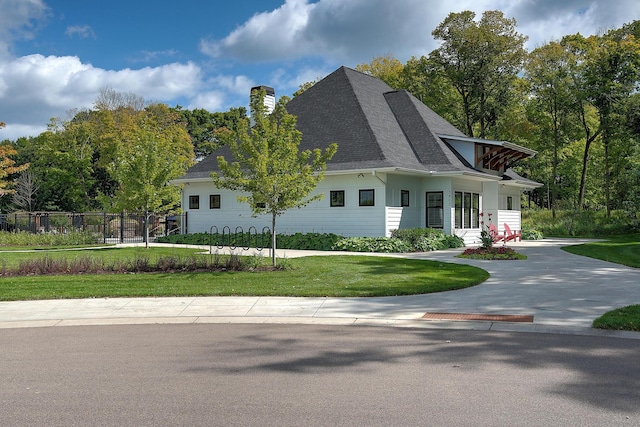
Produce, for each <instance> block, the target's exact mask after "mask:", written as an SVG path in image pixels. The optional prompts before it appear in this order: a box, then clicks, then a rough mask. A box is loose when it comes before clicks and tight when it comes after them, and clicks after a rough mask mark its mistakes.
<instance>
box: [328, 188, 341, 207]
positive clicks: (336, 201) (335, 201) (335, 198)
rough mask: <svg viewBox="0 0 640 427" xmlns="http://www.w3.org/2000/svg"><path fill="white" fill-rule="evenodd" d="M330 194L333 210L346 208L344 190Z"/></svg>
mask: <svg viewBox="0 0 640 427" xmlns="http://www.w3.org/2000/svg"><path fill="white" fill-rule="evenodd" d="M329 194H330V196H329V203H330V206H331V207H332V208H337V207H342V206H344V190H335V191H331V193H329Z"/></svg>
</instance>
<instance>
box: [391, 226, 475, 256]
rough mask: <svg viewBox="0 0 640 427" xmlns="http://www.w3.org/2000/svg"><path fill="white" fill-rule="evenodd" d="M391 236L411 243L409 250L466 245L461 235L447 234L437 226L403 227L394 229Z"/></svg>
mask: <svg viewBox="0 0 640 427" xmlns="http://www.w3.org/2000/svg"><path fill="white" fill-rule="evenodd" d="M391 237H393V238H396V239H400V240H402V241H404V242H405V243H406V244H407V245H409V247H410V249H409V252H427V251H439V250H442V249H449V248H461V247H463V246H464V240H462V239H461V238H460V237H458V236H450V235H447V234H445V233H444V231H442V230H438V229H435V228H401V229H398V230H393V232H392V233H391Z"/></svg>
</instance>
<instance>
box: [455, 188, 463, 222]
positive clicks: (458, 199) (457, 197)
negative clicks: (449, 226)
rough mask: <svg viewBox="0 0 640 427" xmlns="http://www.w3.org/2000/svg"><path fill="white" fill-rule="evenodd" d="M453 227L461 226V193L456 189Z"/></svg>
mask: <svg viewBox="0 0 640 427" xmlns="http://www.w3.org/2000/svg"><path fill="white" fill-rule="evenodd" d="M455 217H456V224H455V228H462V193H461V192H459V191H456V195H455Z"/></svg>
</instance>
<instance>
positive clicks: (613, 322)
mask: <svg viewBox="0 0 640 427" xmlns="http://www.w3.org/2000/svg"><path fill="white" fill-rule="evenodd" d="M593 327H594V328H597V329H609V330H616V331H640V305H629V306H627V307H622V308H618V309H616V310H613V311H610V312H608V313H605V314H603V315H602V316H600V317H598V318H597V319H596V320H594V321H593Z"/></svg>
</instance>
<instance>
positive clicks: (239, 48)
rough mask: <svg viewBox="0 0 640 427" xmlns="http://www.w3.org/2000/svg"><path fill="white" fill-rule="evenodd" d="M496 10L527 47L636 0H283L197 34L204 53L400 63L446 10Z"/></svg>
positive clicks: (597, 22)
mask: <svg viewBox="0 0 640 427" xmlns="http://www.w3.org/2000/svg"><path fill="white" fill-rule="evenodd" d="M495 9H499V10H502V11H503V12H504V13H505V15H506V16H507V17H508V18H516V20H517V21H518V24H519V25H518V31H519V32H520V33H522V34H524V35H526V36H529V42H528V44H527V46H528V47H529V48H534V47H535V46H537V45H539V44H542V43H544V42H545V41H548V40H550V39H553V38H560V37H562V36H563V35H566V34H574V33H577V32H580V33H581V34H583V35H590V34H596V33H598V32H599V31H602V30H606V29H609V28H612V27H618V26H620V25H621V24H622V23H624V22H626V21H630V20H632V19H633V18H634V17H638V16H640V2H638V1H637V0H617V1H615V2H611V1H610V0H567V1H558V0H458V1H456V2H455V3H453V4H452V3H450V2H444V1H438V0H394V1H393V2H391V1H388V0H350V1H344V0H319V1H318V2H315V3H311V2H310V1H309V0H287V1H286V2H285V3H284V4H283V5H282V6H281V7H279V8H277V9H275V10H273V11H270V12H264V13H259V14H256V15H254V16H253V17H251V18H250V19H249V20H247V21H246V22H245V23H244V24H242V25H240V26H239V27H237V28H236V29H235V30H234V31H232V32H231V33H230V34H228V35H227V36H226V37H224V38H222V39H219V40H206V39H205V40H201V43H200V49H201V51H202V52H203V53H205V54H207V55H209V56H212V57H222V58H231V59H235V60H238V61H241V62H278V61H280V62H283V61H285V62H286V61H296V60H299V59H301V58H308V57H321V58H323V59H324V60H326V61H328V62H330V63H332V64H336V63H341V64H345V65H349V66H354V65H356V64H358V63H362V62H369V61H370V60H371V59H372V58H373V57H376V56H381V55H385V54H388V53H391V54H393V55H394V56H395V57H396V58H398V59H400V60H402V61H406V60H407V59H409V57H410V56H420V55H426V54H428V53H429V52H430V51H431V50H433V49H434V48H436V47H437V44H436V42H435V40H433V37H432V36H431V32H432V31H433V29H435V28H436V26H438V24H439V23H440V22H442V21H443V20H444V18H446V16H447V15H448V14H449V13H451V12H460V11H463V10H472V11H474V12H476V17H477V19H479V18H480V16H481V15H482V13H483V12H484V11H486V10H495Z"/></svg>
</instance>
